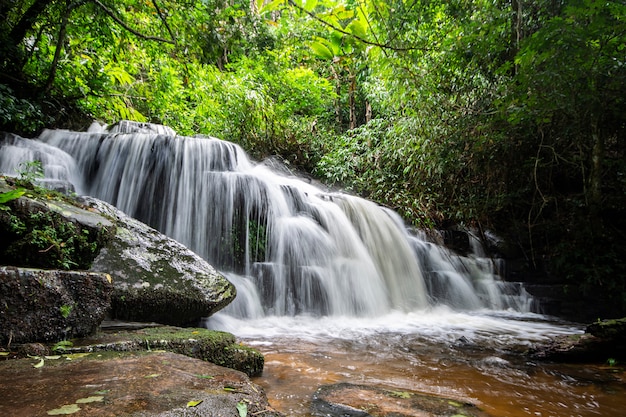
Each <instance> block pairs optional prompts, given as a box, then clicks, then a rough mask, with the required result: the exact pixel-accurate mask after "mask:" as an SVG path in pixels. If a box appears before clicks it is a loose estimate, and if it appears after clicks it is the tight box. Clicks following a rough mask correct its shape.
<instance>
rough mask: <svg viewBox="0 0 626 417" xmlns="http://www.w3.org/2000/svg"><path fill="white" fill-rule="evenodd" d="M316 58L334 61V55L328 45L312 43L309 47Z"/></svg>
mask: <svg viewBox="0 0 626 417" xmlns="http://www.w3.org/2000/svg"><path fill="white" fill-rule="evenodd" d="M309 46H310V47H311V49H312V50H313V53H314V54H315V56H316V57H318V58H321V59H333V56H334V54H333V53H332V51H331V50H330V49H328V47H326V45H324V44H322V43H320V42H311V44H310V45H309Z"/></svg>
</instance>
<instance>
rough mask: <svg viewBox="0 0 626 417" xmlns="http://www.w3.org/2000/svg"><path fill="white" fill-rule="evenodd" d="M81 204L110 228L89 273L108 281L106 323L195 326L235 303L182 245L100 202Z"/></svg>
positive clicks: (227, 287) (229, 289)
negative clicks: (110, 285) (112, 227)
mask: <svg viewBox="0 0 626 417" xmlns="http://www.w3.org/2000/svg"><path fill="white" fill-rule="evenodd" d="M82 201H83V203H84V204H85V205H86V206H87V207H89V209H90V210H91V211H95V212H96V213H99V214H101V215H104V216H106V217H107V218H109V219H110V220H111V221H112V222H113V223H114V224H115V227H116V231H115V234H114V236H113V237H112V239H111V240H110V241H109V242H108V244H107V245H106V246H105V247H104V248H103V249H102V250H101V251H100V252H99V254H98V256H97V257H96V258H95V259H94V261H93V264H92V266H91V269H90V270H91V271H96V272H107V273H109V274H110V275H111V276H112V277H113V283H114V287H115V289H114V292H113V296H112V302H111V317H112V318H114V319H119V320H130V321H145V322H157V323H163V324H170V325H174V326H188V325H197V324H198V323H199V322H200V320H201V319H202V318H203V317H208V316H210V315H212V314H213V313H215V312H216V311H218V310H220V309H221V308H223V307H225V306H226V305H228V304H229V303H230V302H231V301H232V300H233V299H234V298H235V295H236V290H235V287H234V286H233V285H232V284H231V283H230V282H229V281H228V280H227V279H226V278H224V277H223V276H222V275H220V274H219V273H218V272H217V271H216V270H215V269H214V268H213V267H212V266H211V265H209V264H208V263H207V262H206V261H205V260H203V259H202V258H201V257H200V256H198V255H196V254H195V253H194V252H192V251H191V250H189V249H187V248H186V247H185V246H183V245H182V244H180V243H178V242H177V241H175V240H173V239H170V238H168V237H167V236H165V235H164V234H162V233H160V232H158V231H156V230H155V229H153V228H151V227H149V226H147V225H145V224H143V223H141V222H139V221H138V220H135V219H133V218H131V217H129V216H127V215H125V214H124V213H122V212H121V211H120V210H118V209H116V208H115V207H113V206H112V205H110V204H108V203H105V202H104V201H101V200H98V199H95V198H91V197H84V198H83V200H82Z"/></svg>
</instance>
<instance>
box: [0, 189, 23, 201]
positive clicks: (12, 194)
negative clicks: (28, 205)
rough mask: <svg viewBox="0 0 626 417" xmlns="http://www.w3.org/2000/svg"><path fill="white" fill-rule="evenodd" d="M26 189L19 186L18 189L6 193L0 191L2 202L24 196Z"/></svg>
mask: <svg viewBox="0 0 626 417" xmlns="http://www.w3.org/2000/svg"><path fill="white" fill-rule="evenodd" d="M25 193H26V190H24V189H23V188H18V189H17V190H11V191H7V192H6V193H0V204H5V203H8V202H9V201H13V200H16V199H18V198H20V197H21V196H23V195H24V194H25Z"/></svg>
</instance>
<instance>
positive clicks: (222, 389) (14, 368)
mask: <svg viewBox="0 0 626 417" xmlns="http://www.w3.org/2000/svg"><path fill="white" fill-rule="evenodd" d="M34 365H37V366H38V367H36V368H35V367H34ZM0 381H11V383H10V384H0V398H2V401H0V415H2V416H12V417H33V416H47V415H51V413H59V412H60V411H63V410H70V411H71V410H76V411H77V413H76V415H80V416H87V415H88V416H90V417H105V416H106V417H110V416H128V417H156V416H159V417H166V416H167V417H178V416H206V417H211V416H215V417H217V416H221V417H239V416H240V415H241V414H240V412H239V409H242V410H243V409H245V411H246V415H248V416H252V415H254V416H264V417H270V416H279V413H277V412H275V411H273V410H272V409H271V408H270V407H269V405H268V402H267V398H266V396H265V393H264V392H263V390H262V389H261V388H260V387H258V386H257V385H255V384H253V383H252V382H251V381H250V380H249V379H248V377H247V376H246V375H245V374H243V373H241V372H238V371H235V370H232V369H227V368H224V367H220V366H217V365H215V364H212V363H209V362H204V361H201V360H197V359H192V358H188V357H186V356H183V355H178V354H175V353H170V352H151V353H147V352H144V353H137V352H133V353H128V352H126V353H91V354H66V355H58V356H54V357H49V358H44V359H43V363H42V362H41V359H40V358H35V359H18V360H6V361H0ZM78 411H79V412H78ZM65 414H67V413H65Z"/></svg>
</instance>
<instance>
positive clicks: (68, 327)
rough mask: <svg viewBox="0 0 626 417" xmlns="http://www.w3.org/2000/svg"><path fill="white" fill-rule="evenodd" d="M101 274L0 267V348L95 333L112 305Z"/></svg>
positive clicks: (107, 278)
mask: <svg viewBox="0 0 626 417" xmlns="http://www.w3.org/2000/svg"><path fill="white" fill-rule="evenodd" d="M112 291H113V286H112V284H111V277H110V276H109V275H107V274H104V273H94V272H75V271H59V270H39V269H25V268H16V267H6V266H1V267H0V345H7V344H11V343H25V342H32V341H58V340H61V339H66V338H70V337H81V336H86V335H89V334H91V333H93V332H94V331H95V329H96V328H97V327H98V326H99V325H100V323H101V322H102V319H103V318H104V316H105V314H106V311H107V309H108V308H109V305H110V301H111V293H112Z"/></svg>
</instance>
